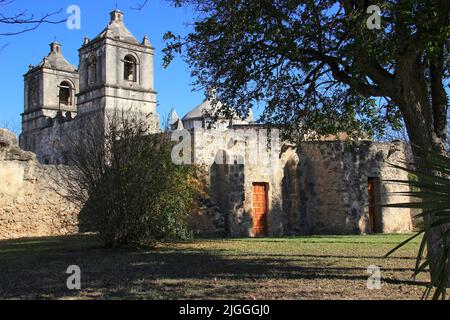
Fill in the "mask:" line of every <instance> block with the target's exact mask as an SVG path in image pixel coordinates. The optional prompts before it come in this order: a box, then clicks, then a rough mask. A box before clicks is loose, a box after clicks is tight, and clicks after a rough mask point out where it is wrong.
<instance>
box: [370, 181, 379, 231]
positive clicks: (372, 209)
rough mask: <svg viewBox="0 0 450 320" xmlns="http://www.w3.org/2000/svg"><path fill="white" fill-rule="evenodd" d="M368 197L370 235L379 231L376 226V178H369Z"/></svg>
mask: <svg viewBox="0 0 450 320" xmlns="http://www.w3.org/2000/svg"><path fill="white" fill-rule="evenodd" d="M368 195H369V223H370V233H375V232H376V230H377V225H376V211H375V179H374V178H369V184H368Z"/></svg>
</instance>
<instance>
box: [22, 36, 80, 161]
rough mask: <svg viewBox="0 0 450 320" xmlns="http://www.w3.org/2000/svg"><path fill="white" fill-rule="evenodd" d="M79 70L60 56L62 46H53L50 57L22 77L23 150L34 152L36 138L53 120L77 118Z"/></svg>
mask: <svg viewBox="0 0 450 320" xmlns="http://www.w3.org/2000/svg"><path fill="white" fill-rule="evenodd" d="M77 93H78V70H77V69H76V68H75V67H74V66H73V65H72V64H70V63H69V62H68V61H67V60H66V59H65V58H64V56H63V54H62V47H61V44H59V43H58V42H56V41H55V42H52V43H51V44H50V53H49V54H48V55H47V56H46V57H45V58H44V59H43V60H42V61H41V62H40V63H39V64H38V65H36V66H32V65H30V66H29V70H28V72H27V73H26V74H25V75H24V112H23V113H22V134H21V135H20V145H21V147H22V148H23V149H25V150H29V151H33V152H36V148H37V147H36V145H37V141H36V139H37V136H39V134H40V131H41V129H43V128H45V127H49V126H51V125H52V123H53V119H54V118H55V117H56V116H60V117H66V118H72V117H75V116H76V114H77V107H76V104H77V101H76V94H77Z"/></svg>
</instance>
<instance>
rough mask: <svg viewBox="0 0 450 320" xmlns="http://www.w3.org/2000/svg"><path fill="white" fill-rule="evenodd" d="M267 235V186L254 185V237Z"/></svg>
mask: <svg viewBox="0 0 450 320" xmlns="http://www.w3.org/2000/svg"><path fill="white" fill-rule="evenodd" d="M266 233H267V184H266V183H254V184H253V235H254V236H255V237H262V236H265V235H266Z"/></svg>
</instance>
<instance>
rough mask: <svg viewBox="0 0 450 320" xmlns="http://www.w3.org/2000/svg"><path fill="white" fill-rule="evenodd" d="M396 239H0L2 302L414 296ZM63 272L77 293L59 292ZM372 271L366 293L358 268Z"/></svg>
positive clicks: (407, 258) (418, 284) (409, 265)
mask: <svg viewBox="0 0 450 320" xmlns="http://www.w3.org/2000/svg"><path fill="white" fill-rule="evenodd" d="M406 237H407V236H406V235H377V236H312V237H292V238H259V239H225V240H218V239H208V240H195V241H192V242H186V243H171V244H164V245H160V246H158V247H157V248H154V249H140V250H131V249H105V248H102V246H101V244H100V243H99V241H98V240H97V239H96V237H95V236H92V235H85V236H71V237H54V238H37V239H18V240H7V241H0V298H3V299H24V298H25V299H26V298H33V299H100V298H101V299H418V298H420V296H421V294H422V292H423V290H424V285H425V282H426V281H428V277H427V275H423V276H421V277H420V278H418V279H417V280H416V281H415V280H413V279H411V274H412V272H413V268H414V261H415V253H416V251H417V247H418V244H419V241H420V239H417V240H415V241H414V242H413V243H411V244H408V245H407V246H405V247H404V248H402V249H401V250H400V251H399V252H397V253H396V254H395V255H394V256H393V257H391V258H387V259H383V258H381V257H382V256H383V255H384V254H385V253H387V252H388V251H389V250H390V249H391V248H393V247H394V246H395V245H396V244H398V243H399V242H401V241H402V240H404V239H406ZM69 265H78V266H80V268H81V278H82V280H81V281H82V290H81V291H75V292H74V291H69V290H68V289H67V288H66V279H67V277H68V275H67V274H66V273H65V271H66V269H67V267H68V266H69ZM370 265H378V266H380V267H381V275H382V288H381V290H368V289H367V286H366V282H367V278H368V276H369V274H367V267H368V266H370Z"/></svg>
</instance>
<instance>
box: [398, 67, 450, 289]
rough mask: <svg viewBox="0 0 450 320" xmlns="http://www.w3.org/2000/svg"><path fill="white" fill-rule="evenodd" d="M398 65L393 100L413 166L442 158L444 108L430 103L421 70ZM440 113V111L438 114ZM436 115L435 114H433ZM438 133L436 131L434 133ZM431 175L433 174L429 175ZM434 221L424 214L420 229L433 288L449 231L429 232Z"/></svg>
mask: <svg viewBox="0 0 450 320" xmlns="http://www.w3.org/2000/svg"><path fill="white" fill-rule="evenodd" d="M403 62H404V64H403V65H401V64H400V65H399V69H398V73H397V75H396V77H397V79H396V80H397V81H396V84H397V85H396V91H397V92H398V96H397V97H395V98H394V100H396V102H397V103H398V105H399V107H400V111H401V113H402V115H403V119H404V122H405V125H406V129H407V132H408V136H409V139H410V143H411V147H412V151H413V156H414V162H415V163H416V164H418V163H420V162H421V161H426V160H428V159H430V158H431V155H433V154H441V155H445V142H446V136H445V134H444V135H442V128H441V126H440V125H439V126H438V125H436V124H441V123H442V121H444V122H445V121H446V116H447V115H446V113H447V112H446V106H445V107H444V108H442V105H435V104H437V103H442V101H437V100H435V101H432V100H431V101H430V98H429V97H430V96H429V91H428V85H427V83H426V81H425V77H424V70H423V69H422V66H421V64H420V63H417V61H416V60H415V59H410V60H404V61H403ZM441 110H444V112H442V111H441ZM437 111H439V112H437ZM437 129H439V130H437ZM430 173H433V172H430ZM435 220H436V218H435V217H434V216H433V215H431V214H424V225H425V228H426V229H427V230H429V232H428V239H427V254H428V258H429V260H430V274H431V279H432V283H433V285H435V284H436V281H435V280H436V258H435V257H436V256H437V255H438V254H439V253H440V244H441V243H442V235H443V233H444V232H445V231H446V230H448V229H449V228H450V225H446V226H444V227H441V228H440V227H435V228H433V229H430V226H431V224H432V223H433V222H434V221H435Z"/></svg>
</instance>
